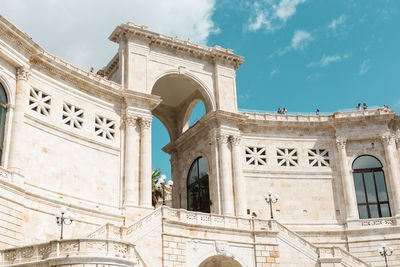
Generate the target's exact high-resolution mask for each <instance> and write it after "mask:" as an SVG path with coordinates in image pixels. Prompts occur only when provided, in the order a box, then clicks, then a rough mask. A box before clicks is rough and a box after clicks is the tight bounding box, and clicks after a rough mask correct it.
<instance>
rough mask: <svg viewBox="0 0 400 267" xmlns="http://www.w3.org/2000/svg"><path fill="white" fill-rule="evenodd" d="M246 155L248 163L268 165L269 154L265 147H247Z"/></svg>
mask: <svg viewBox="0 0 400 267" xmlns="http://www.w3.org/2000/svg"><path fill="white" fill-rule="evenodd" d="M245 156H246V163H247V165H253V166H259V165H262V166H264V165H267V155H266V149H265V147H246V148H245Z"/></svg>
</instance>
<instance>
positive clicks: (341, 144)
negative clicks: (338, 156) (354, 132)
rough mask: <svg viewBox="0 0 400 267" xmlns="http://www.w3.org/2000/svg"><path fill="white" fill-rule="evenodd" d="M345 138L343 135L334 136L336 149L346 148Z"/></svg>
mask: <svg viewBox="0 0 400 267" xmlns="http://www.w3.org/2000/svg"><path fill="white" fill-rule="evenodd" d="M346 142H347V140H346V138H344V137H338V138H336V146H337V148H338V149H346Z"/></svg>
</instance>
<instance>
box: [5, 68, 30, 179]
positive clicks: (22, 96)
mask: <svg viewBox="0 0 400 267" xmlns="http://www.w3.org/2000/svg"><path fill="white" fill-rule="evenodd" d="M29 75H30V72H29V69H28V67H26V66H23V67H19V68H17V72H16V80H17V83H16V90H15V107H14V114H13V121H12V126H11V140H10V154H9V159H8V168H9V169H10V170H11V171H14V172H17V173H19V174H21V175H22V166H23V164H24V163H23V158H24V157H23V156H24V144H23V142H24V133H25V131H24V127H25V125H24V114H25V108H26V105H27V97H28V94H29V90H30V85H29Z"/></svg>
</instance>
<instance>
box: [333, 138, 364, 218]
mask: <svg viewBox="0 0 400 267" xmlns="http://www.w3.org/2000/svg"><path fill="white" fill-rule="evenodd" d="M346 142H347V141H346V139H345V138H343V137H338V138H337V139H336V146H337V149H338V155H339V163H340V174H341V177H342V186H343V194H344V204H345V208H346V216H347V221H349V220H357V219H358V218H359V216H358V208H357V200H356V193H355V187H354V180H353V177H352V175H351V173H350V169H349V166H348V162H347V153H346Z"/></svg>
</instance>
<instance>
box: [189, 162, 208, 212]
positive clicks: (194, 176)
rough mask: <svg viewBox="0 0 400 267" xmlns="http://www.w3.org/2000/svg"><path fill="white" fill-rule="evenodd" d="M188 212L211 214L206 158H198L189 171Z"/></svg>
mask: <svg viewBox="0 0 400 267" xmlns="http://www.w3.org/2000/svg"><path fill="white" fill-rule="evenodd" d="M187 204H188V205H187V206H188V210H192V211H201V212H210V192H209V183H208V166H207V162H206V161H205V159H204V158H201V157H200V158H197V159H196V160H195V161H194V162H193V164H192V166H191V167H190V170H189V175H188V179H187Z"/></svg>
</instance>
